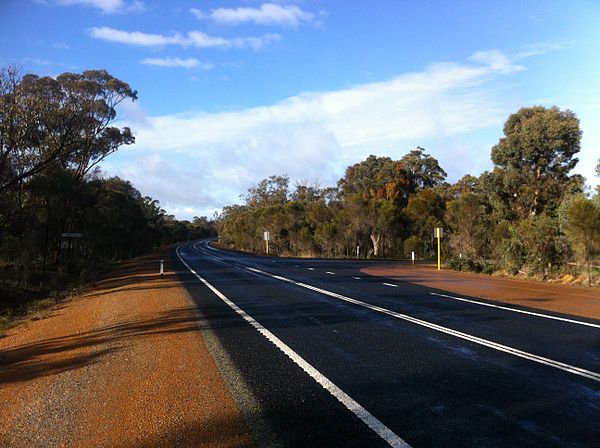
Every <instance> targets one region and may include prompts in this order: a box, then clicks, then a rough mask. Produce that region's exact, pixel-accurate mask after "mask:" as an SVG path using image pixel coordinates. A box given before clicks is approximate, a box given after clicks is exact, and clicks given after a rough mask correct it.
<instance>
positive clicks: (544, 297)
mask: <svg viewBox="0 0 600 448" xmlns="http://www.w3.org/2000/svg"><path fill="white" fill-rule="evenodd" d="M361 272H363V273H365V274H368V275H373V276H378V277H385V278H389V279H393V280H394V281H396V282H400V283H402V282H404V283H414V284H417V285H422V286H426V287H428V288H433V289H437V290H441V291H446V292H447V293H449V294H458V295H460V296H464V297H479V298H482V299H487V300H493V301H495V302H501V303H505V304H509V305H517V306H521V307H526V308H532V309H536V310H544V311H551V312H554V313H561V314H568V315H572V316H579V317H585V318H590V319H600V289H598V288H585V287H581V286H571V285H559V284H554V283H541V282H536V281H530V280H521V279H509V278H499V277H491V276H484V275H476V274H468V273H464V272H456V271H449V270H442V271H437V270H435V269H431V268H426V267H420V266H411V265H406V264H400V263H398V264H394V265H386V266H370V267H365V268H363V269H361Z"/></svg>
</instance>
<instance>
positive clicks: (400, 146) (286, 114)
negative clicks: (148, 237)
mask: <svg viewBox="0 0 600 448" xmlns="http://www.w3.org/2000/svg"><path fill="white" fill-rule="evenodd" d="M519 70H522V67H520V66H517V65H512V64H511V62H510V59H508V58H504V57H502V54H501V53H497V52H492V53H489V52H486V53H478V54H476V55H474V56H473V57H471V58H469V59H468V60H467V62H463V63H456V62H446V63H438V64H433V65H431V66H429V67H427V68H426V69H425V70H423V71H420V72H416V73H407V74H403V75H401V76H398V77H396V78H394V79H391V80H388V81H383V82H376V83H370V84H362V85H357V86H355V87H352V88H349V89H345V90H338V91H332V92H320V93H302V94H299V95H297V96H294V97H290V98H287V99H285V100H283V101H281V102H278V103H275V104H272V105H270V106H264V107H254V108H249V109H244V110H238V111H231V112H221V113H205V112H198V113H193V114H177V115H168V116H158V117H147V118H145V119H144V121H141V120H140V119H139V117H137V118H134V117H130V118H128V119H126V120H125V121H127V123H128V124H129V125H130V126H131V127H132V128H133V129H136V130H137V136H136V144H135V146H134V147H132V148H130V149H128V150H126V152H123V154H126V155H124V156H123V157H125V158H126V159H127V160H125V159H119V157H121V153H118V154H116V155H115V156H114V159H113V160H115V161H117V160H118V161H119V163H115V164H114V165H109V166H108V169H109V171H111V172H115V174H121V175H123V176H125V177H126V178H128V179H132V180H134V181H135V185H136V186H138V187H139V188H140V189H141V190H142V192H148V193H147V194H152V195H155V196H156V197H157V198H158V199H160V200H161V202H163V203H164V204H165V205H166V204H169V207H170V209H172V210H174V209H177V210H183V209H184V208H185V207H192V208H193V209H194V210H195V212H194V213H195V214H199V213H203V214H207V213H208V214H210V213H212V210H215V209H219V208H220V207H222V206H223V205H225V204H228V203H233V202H236V201H237V200H238V195H239V194H240V193H243V192H244V191H245V190H246V188H248V186H250V185H251V184H253V183H255V182H257V181H258V180H260V179H261V178H264V177H267V176H269V175H271V174H280V173H287V174H289V175H290V176H291V177H292V178H295V179H302V178H319V179H321V181H322V183H323V184H324V185H333V184H334V183H335V181H336V180H337V179H339V177H341V176H342V175H343V172H344V169H345V168H346V167H347V166H348V165H349V164H351V163H354V162H356V161H359V160H361V159H362V158H364V157H366V156H367V155H368V154H371V153H376V154H382V155H389V156H391V157H401V156H402V155H403V154H405V153H406V152H407V151H409V150H410V149H412V148H413V147H414V146H416V145H418V144H420V145H422V146H425V147H426V148H427V149H428V151H429V152H431V153H432V154H433V155H434V156H435V157H437V158H438V159H439V160H440V162H441V164H442V166H444V168H445V169H447V171H448V172H449V173H450V174H451V175H452V173H453V172H454V171H456V172H457V174H460V175H462V174H464V173H465V170H469V171H471V172H472V174H478V172H480V171H481V170H482V169H485V168H487V167H485V166H481V165H480V164H481V163H482V162H481V160H482V159H484V160H488V161H489V147H486V148H480V147H477V148H474V147H471V148H467V147H461V146H458V147H456V146H451V145H450V144H449V143H448V142H449V141H458V140H460V139H461V138H462V137H461V136H464V135H468V134H469V133H470V132H477V131H481V130H485V129H495V128H498V129H501V125H502V123H503V121H504V120H505V119H506V117H507V116H508V113H510V112H512V109H513V108H514V106H515V105H514V104H507V103H506V100H504V99H503V98H504V95H503V92H501V91H498V90H497V89H498V88H499V87H498V85H499V84H498V83H497V82H495V80H497V79H498V78H499V77H506V76H511V74H512V73H516V72H518V71H519ZM429 144H431V146H429ZM138 149H139V151H138ZM469 151H471V152H469ZM482 154H484V156H482ZM151 155H155V156H157V157H159V158H160V160H168V161H169V163H170V166H171V167H172V168H173V169H174V170H175V171H176V170H177V169H178V168H179V167H181V168H182V169H183V170H184V171H185V172H186V173H187V172H188V171H191V172H193V174H192V173H188V174H189V175H186V185H185V188H183V189H184V190H185V191H186V192H195V191H202V192H203V195H202V196H194V195H193V194H191V195H189V197H188V196H186V198H185V199H184V198H183V197H181V195H182V194H183V193H182V192H181V191H180V190H181V189H182V188H180V186H181V185H182V182H181V178H180V177H179V176H177V175H174V176H172V177H170V175H169V174H168V172H167V171H169V170H170V169H171V168H169V170H167V171H164V172H163V171H162V170H161V168H160V164H157V165H156V166H155V168H154V170H153V171H151V172H150V171H148V170H144V167H143V165H142V164H140V163H139V160H138V157H149V156H151ZM155 160H156V159H155ZM467 161H468V162H467ZM474 161H477V162H474ZM476 163H478V164H479V165H477V166H475V164H476ZM469 164H471V165H469ZM169 172H170V171H169ZM164 183H170V185H171V186H172V188H164V189H161V190H160V191H159V190H157V189H156V185H163V184H164ZM186 194H187V193H186Z"/></svg>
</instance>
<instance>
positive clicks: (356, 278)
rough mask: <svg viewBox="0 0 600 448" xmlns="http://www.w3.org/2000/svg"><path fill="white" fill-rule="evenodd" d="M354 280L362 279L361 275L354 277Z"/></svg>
mask: <svg viewBox="0 0 600 448" xmlns="http://www.w3.org/2000/svg"><path fill="white" fill-rule="evenodd" d="M352 278H353V279H354V280H360V277H352Z"/></svg>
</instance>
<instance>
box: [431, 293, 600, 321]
mask: <svg viewBox="0 0 600 448" xmlns="http://www.w3.org/2000/svg"><path fill="white" fill-rule="evenodd" d="M429 294H431V295H432V296H438V297H446V298H447V299H452V300H459V301H461V302H468V303H474V304H475V305H481V306H489V307H490V308H499V309H501V310H507V311H512V312H514V313H522V314H529V315H531V316H536V317H543V318H545V319H554V320H560V321H563V322H569V323H571V324H577V325H586V326H588V327H594V328H600V325H598V324H593V323H591V322H584V321H582V320H575V319H568V318H566V317H559V316H552V315H549V314H543V313H536V312H534V311H526V310H519V309H517V308H511V307H508V306H502V305H495V304H493V303H486V302H480V301H478V300H472V299H465V298H463V297H455V296H449V295H446V294H439V293H437V292H430V293H429Z"/></svg>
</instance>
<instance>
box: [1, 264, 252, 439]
mask: <svg viewBox="0 0 600 448" xmlns="http://www.w3.org/2000/svg"><path fill="white" fill-rule="evenodd" d="M161 258H164V259H165V275H164V278H160V276H159V275H158V266H159V260H160V259H161ZM189 287H194V285H193V284H191V285H189ZM0 403H2V406H0V446H9V447H58V446H60V447H88V446H89V447H92V446H93V447H131V448H133V447H159V446H160V447H165V446H177V447H196V446H202V447H217V446H218V447H241V446H252V445H253V440H252V436H251V434H250V432H249V430H248V428H247V426H246V424H245V422H244V420H243V418H242V417H241V414H240V413H239V410H238V408H237V406H236V404H235V402H234V401H233V399H232V397H231V395H230V393H229V390H228V388H227V386H226V385H225V383H224V382H223V380H222V378H221V375H220V373H219V370H218V368H217V366H216V365H215V363H214V361H213V359H212V357H211V356H210V354H209V352H208V351H207V349H206V346H205V343H204V340H203V337H202V334H201V332H200V330H199V327H198V314H197V311H196V308H195V306H194V305H193V303H192V301H191V299H190V297H189V295H188V293H187V292H186V290H185V289H184V288H183V285H182V284H181V282H180V281H179V280H178V278H177V274H176V273H175V272H174V270H173V266H172V265H171V263H170V260H169V258H168V257H167V256H166V255H165V254H160V253H155V254H151V255H148V256H145V257H141V258H137V259H135V260H132V261H131V262H129V263H127V264H125V265H123V266H122V267H121V268H120V269H118V270H117V271H115V272H113V273H112V274H111V275H110V276H109V277H108V278H107V279H106V280H103V281H101V282H99V283H98V285H97V288H96V289H95V290H94V291H92V292H90V293H87V294H85V295H84V296H81V297H78V298H76V299H74V300H72V301H70V302H67V303H63V304H62V305H61V306H60V308H57V309H55V310H53V311H52V312H50V313H49V316H47V317H45V318H44V319H40V320H33V319H30V320H28V321H27V322H25V323H23V324H21V325H19V326H18V327H16V328H13V329H11V330H9V331H8V332H7V334H6V336H5V337H4V338H2V339H0Z"/></svg>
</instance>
